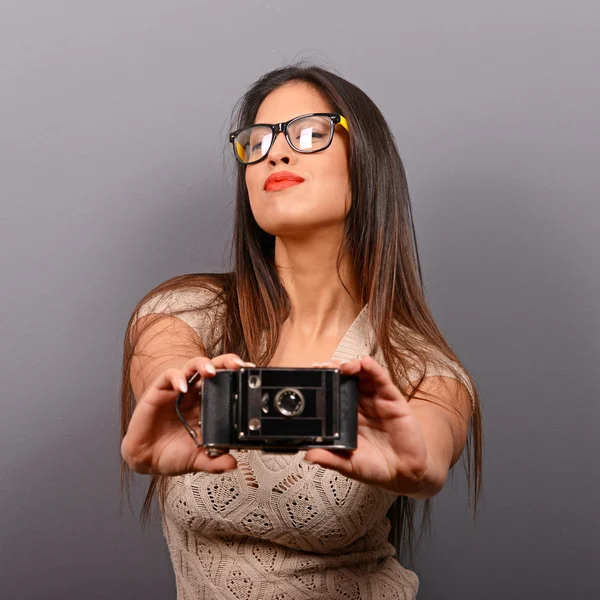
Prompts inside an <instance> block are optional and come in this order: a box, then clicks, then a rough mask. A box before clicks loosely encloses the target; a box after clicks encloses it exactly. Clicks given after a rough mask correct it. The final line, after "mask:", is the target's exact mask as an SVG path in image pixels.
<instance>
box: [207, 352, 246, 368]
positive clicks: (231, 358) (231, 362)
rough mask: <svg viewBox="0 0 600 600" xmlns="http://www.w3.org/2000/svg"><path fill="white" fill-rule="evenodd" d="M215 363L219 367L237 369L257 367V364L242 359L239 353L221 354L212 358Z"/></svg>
mask: <svg viewBox="0 0 600 600" xmlns="http://www.w3.org/2000/svg"><path fill="white" fill-rule="evenodd" d="M212 363H213V365H214V366H215V367H216V368H217V369H234V370H237V369H239V368H240V367H255V366H256V365H255V364H254V363H251V362H246V361H244V360H242V359H241V358H240V357H239V356H238V355H237V354H233V353H229V354H221V355H220V356H216V357H215V358H213V359H212Z"/></svg>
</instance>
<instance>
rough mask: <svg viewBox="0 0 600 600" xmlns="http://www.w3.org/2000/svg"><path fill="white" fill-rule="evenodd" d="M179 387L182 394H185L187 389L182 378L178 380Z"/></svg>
mask: <svg viewBox="0 0 600 600" xmlns="http://www.w3.org/2000/svg"><path fill="white" fill-rule="evenodd" d="M179 389H180V390H181V392H182V393H183V394H186V393H187V391H188V386H187V382H185V381H184V380H183V379H182V380H181V381H180V382H179Z"/></svg>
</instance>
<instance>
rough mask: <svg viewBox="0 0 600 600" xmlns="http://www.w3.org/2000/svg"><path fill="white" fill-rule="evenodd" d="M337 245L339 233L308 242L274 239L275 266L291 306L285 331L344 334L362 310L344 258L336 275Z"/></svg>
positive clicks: (349, 264) (339, 241) (348, 265)
mask: <svg viewBox="0 0 600 600" xmlns="http://www.w3.org/2000/svg"><path fill="white" fill-rule="evenodd" d="M340 243H341V233H340V234H339V235H337V236H336V235H331V233H329V234H328V235H323V236H320V237H318V238H317V239H315V238H314V236H313V237H312V238H311V240H310V242H308V241H306V240H302V241H298V240H290V239H287V238H286V239H282V238H279V237H278V238H276V240H275V266H276V269H277V273H278V274H279V278H280V281H281V283H282V285H283V286H284V288H285V290H286V292H287V294H288V296H289V298H290V304H291V311H290V315H289V317H288V319H287V321H286V324H285V327H286V328H290V329H293V330H295V331H297V332H298V333H301V334H304V335H306V336H308V337H313V336H315V337H320V336H321V335H330V334H334V335H335V332H337V331H345V330H346V329H347V328H348V326H349V325H350V323H352V321H353V320H354V319H355V318H356V316H357V315H358V313H359V312H360V310H361V309H362V304H361V303H360V301H359V299H358V297H357V296H358V294H357V286H356V282H355V281H354V277H353V275H352V268H351V263H350V260H349V258H348V257H347V256H344V257H343V258H342V261H341V263H340V268H339V274H338V269H337V259H338V249H339V245H340ZM344 286H345V287H346V288H347V289H348V291H349V292H350V294H351V295H350V294H349V293H348V291H346V289H344Z"/></svg>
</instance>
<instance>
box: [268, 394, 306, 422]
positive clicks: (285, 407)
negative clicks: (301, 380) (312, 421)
mask: <svg viewBox="0 0 600 600" xmlns="http://www.w3.org/2000/svg"><path fill="white" fill-rule="evenodd" d="M274 404H275V408H276V409H277V410H278V411H279V412H280V413H281V414H282V415H283V416H284V417H297V416H298V415H299V414H301V413H302V411H303V410H304V396H303V395H302V393H301V392H300V391H299V390H296V389H294V388H284V389H283V390H280V391H279V392H277V395H276V396H275V401H274Z"/></svg>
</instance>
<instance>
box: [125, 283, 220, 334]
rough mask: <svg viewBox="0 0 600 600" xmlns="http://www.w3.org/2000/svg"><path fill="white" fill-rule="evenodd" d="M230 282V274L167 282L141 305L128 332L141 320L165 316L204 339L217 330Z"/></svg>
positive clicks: (149, 294)
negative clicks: (172, 318)
mask: <svg viewBox="0 0 600 600" xmlns="http://www.w3.org/2000/svg"><path fill="white" fill-rule="evenodd" d="M231 280H232V276H231V274H230V273H194V274H186V275H178V276H176V277H172V278H170V279H167V280H166V281H164V282H162V283H161V284H159V285H158V286H156V287H155V288H153V289H152V290H150V291H149V292H148V293H147V294H146V295H145V296H144V297H143V298H142V299H141V300H140V301H139V302H138V304H137V306H136V307H135V309H134V311H133V314H132V317H131V321H130V325H129V328H128V329H129V330H132V329H133V325H134V323H135V322H137V321H138V320H139V319H141V318H142V317H145V316H148V315H166V316H171V317H176V318H178V319H181V320H182V321H184V322H185V323H187V324H188V325H189V326H190V327H191V328H192V329H193V330H194V331H195V332H196V333H197V334H198V335H199V336H200V337H201V338H202V339H204V338H205V337H206V335H207V333H209V332H211V331H212V332H214V330H215V328H216V327H218V323H219V321H220V320H221V318H222V316H223V313H224V310H225V306H226V299H227V293H228V291H229V289H230V287H231Z"/></svg>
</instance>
